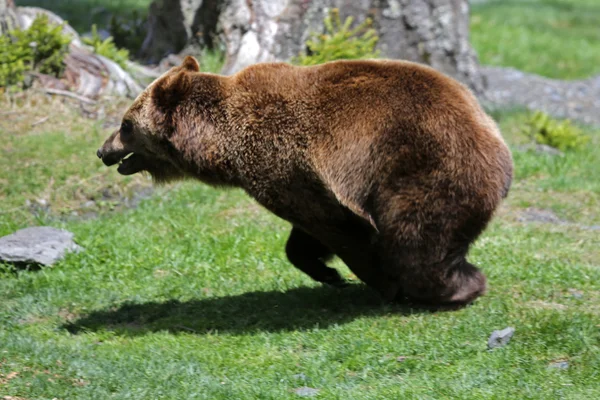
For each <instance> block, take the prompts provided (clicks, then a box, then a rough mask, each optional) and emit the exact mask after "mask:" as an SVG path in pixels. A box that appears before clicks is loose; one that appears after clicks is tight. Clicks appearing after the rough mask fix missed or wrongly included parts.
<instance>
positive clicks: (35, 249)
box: [0, 226, 81, 266]
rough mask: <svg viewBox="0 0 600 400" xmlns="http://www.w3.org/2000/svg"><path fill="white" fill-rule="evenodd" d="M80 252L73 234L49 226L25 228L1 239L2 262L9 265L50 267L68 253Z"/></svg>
mask: <svg viewBox="0 0 600 400" xmlns="http://www.w3.org/2000/svg"><path fill="white" fill-rule="evenodd" d="M79 250H81V247H79V246H78V245H77V244H75V242H74V241H73V234H72V233H71V232H68V231H65V230H63V229H56V228H51V227H49V226H38V227H32V228H25V229H21V230H19V231H17V232H15V233H13V234H11V235H8V236H4V237H1V238H0V260H2V261H5V262H9V263H25V264H41V265H46V266H48V265H52V264H54V263H55V262H57V261H59V260H62V259H63V258H64V256H65V254H66V253H67V252H70V251H79Z"/></svg>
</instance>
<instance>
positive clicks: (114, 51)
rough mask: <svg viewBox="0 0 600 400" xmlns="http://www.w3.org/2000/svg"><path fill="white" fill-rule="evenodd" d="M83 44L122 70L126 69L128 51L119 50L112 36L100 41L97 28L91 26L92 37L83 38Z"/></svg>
mask: <svg viewBox="0 0 600 400" xmlns="http://www.w3.org/2000/svg"><path fill="white" fill-rule="evenodd" d="M83 42H84V43H85V44H87V45H89V46H92V48H93V49H94V53H96V54H99V55H101V56H103V57H106V58H108V59H110V60H113V61H114V62H116V63H117V64H119V66H120V67H121V68H123V69H127V61H128V60H129V51H128V50H126V49H119V48H118V47H117V46H116V45H115V43H114V41H113V38H112V36H109V37H107V38H106V39H104V40H103V39H102V37H100V35H99V34H98V28H97V27H96V25H92V36H91V37H88V38H83Z"/></svg>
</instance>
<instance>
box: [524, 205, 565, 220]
mask: <svg viewBox="0 0 600 400" xmlns="http://www.w3.org/2000/svg"><path fill="white" fill-rule="evenodd" d="M518 221H519V222H541V223H546V224H565V223H566V222H567V221H564V220H562V219H560V218H559V217H558V216H557V215H556V214H554V212H552V211H551V210H544V209H541V208H535V207H529V208H527V209H525V210H523V211H522V212H521V213H520V215H519V217H518Z"/></svg>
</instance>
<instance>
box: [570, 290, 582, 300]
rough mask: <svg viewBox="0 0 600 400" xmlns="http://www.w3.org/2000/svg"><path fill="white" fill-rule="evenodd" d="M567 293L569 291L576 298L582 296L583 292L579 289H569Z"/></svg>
mask: <svg viewBox="0 0 600 400" xmlns="http://www.w3.org/2000/svg"><path fill="white" fill-rule="evenodd" d="M569 293H571V296H573V297H574V298H576V299H581V298H583V292H582V291H581V290H577V289H569Z"/></svg>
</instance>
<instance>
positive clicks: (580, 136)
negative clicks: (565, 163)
mask: <svg viewBox="0 0 600 400" xmlns="http://www.w3.org/2000/svg"><path fill="white" fill-rule="evenodd" d="M523 133H524V134H525V135H527V136H528V137H529V138H531V139H532V140H534V141H535V142H536V143H539V144H545V145H548V146H551V147H554V148H557V149H559V150H561V151H567V150H575V149H579V148H581V147H582V146H583V145H585V144H586V143H587V142H588V141H589V140H590V138H589V137H588V136H586V135H585V134H584V133H583V131H582V130H581V129H580V128H578V127H577V126H575V125H573V123H572V122H571V121H570V120H568V119H567V120H564V121H558V120H555V119H553V118H551V117H550V116H549V115H548V114H546V113H543V112H536V113H534V114H532V115H531V116H530V117H529V120H528V121H527V122H526V127H525V128H524V131H523Z"/></svg>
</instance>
